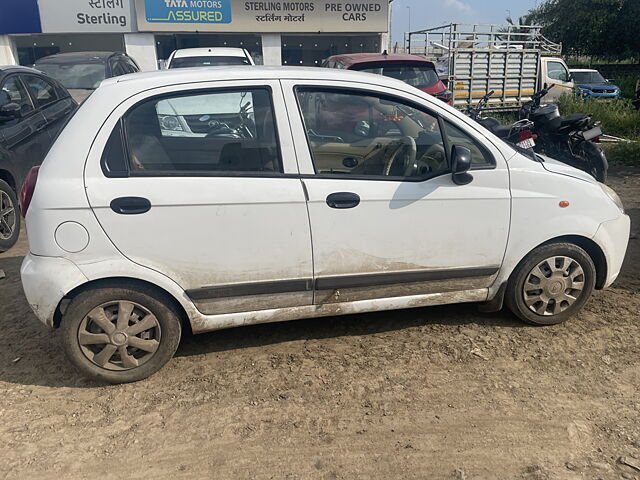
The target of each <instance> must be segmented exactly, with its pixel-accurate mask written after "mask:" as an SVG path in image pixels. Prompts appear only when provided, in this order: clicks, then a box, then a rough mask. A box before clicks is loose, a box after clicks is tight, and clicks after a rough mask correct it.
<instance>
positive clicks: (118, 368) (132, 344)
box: [61, 287, 181, 383]
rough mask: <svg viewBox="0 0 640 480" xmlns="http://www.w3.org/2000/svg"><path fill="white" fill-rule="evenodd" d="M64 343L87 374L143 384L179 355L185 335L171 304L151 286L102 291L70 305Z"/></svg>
mask: <svg viewBox="0 0 640 480" xmlns="http://www.w3.org/2000/svg"><path fill="white" fill-rule="evenodd" d="M61 329H62V335H63V344H64V348H65V351H66V353H67V356H68V357H69V359H70V360H71V362H72V363H73V364H74V365H75V366H76V367H77V368H78V369H79V370H80V371H82V372H83V373H85V374H86V375H88V376H89V377H91V378H93V379H97V380H102V381H106V382H109V383H128V382H135V381H138V380H142V379H144V378H147V377H148V376H150V375H152V374H153V373H155V372H157V371H158V370H159V369H160V368H162V367H163V366H164V365H165V364H166V363H167V362H168V361H169V360H170V359H171V358H172V357H173V355H174V353H175V352H176V349H177V348H178V344H179V342H180V336H181V324H180V317H179V313H178V312H177V311H176V309H175V308H174V307H173V306H172V304H171V302H169V301H167V299H165V298H163V297H162V296H159V295H157V294H156V293H155V292H154V291H152V290H151V289H146V288H141V289H140V288H138V287H136V288H135V289H133V288H131V289H129V288H97V289H93V290H88V291H85V292H83V293H81V294H79V295H78V296H77V297H75V298H74V299H73V300H72V301H71V303H70V304H69V306H68V308H67V310H66V312H65V314H64V316H63V318H62V324H61Z"/></svg>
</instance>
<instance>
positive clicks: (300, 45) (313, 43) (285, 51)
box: [282, 34, 380, 67]
mask: <svg viewBox="0 0 640 480" xmlns="http://www.w3.org/2000/svg"><path fill="white" fill-rule="evenodd" d="M365 52H367V53H368V52H372V53H375V52H380V35H329V34H325V35H283V36H282V64H283V65H290V66H308V67H319V66H320V65H322V61H323V60H324V59H325V58H327V57H330V56H332V55H340V54H342V53H365Z"/></svg>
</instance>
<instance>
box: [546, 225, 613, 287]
mask: <svg viewBox="0 0 640 480" xmlns="http://www.w3.org/2000/svg"><path fill="white" fill-rule="evenodd" d="M563 242H566V243H573V244H574V245H577V246H579V247H580V248H582V249H583V250H584V251H585V252H587V254H588V255H589V256H590V257H591V260H593V264H594V265H595V267H596V287H595V288H596V290H602V288H604V284H605V282H606V280H607V269H608V266H607V258H606V257H605V255H604V252H603V251H602V248H600V246H599V245H598V244H597V243H596V242H594V241H593V240H591V239H590V238H587V237H583V236H581V235H563V236H560V237H555V238H552V239H550V240H547V241H546V242H543V243H541V244H540V245H538V246H537V247H535V248H538V247H541V246H543V245H549V244H552V243H563Z"/></svg>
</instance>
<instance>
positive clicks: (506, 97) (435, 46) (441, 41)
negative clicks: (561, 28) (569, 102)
mask: <svg viewBox="0 0 640 480" xmlns="http://www.w3.org/2000/svg"><path fill="white" fill-rule="evenodd" d="M406 51H407V53H411V54H414V55H421V56H423V57H425V58H427V59H428V60H431V61H433V62H434V63H435V64H436V68H437V70H438V74H439V75H440V78H441V80H442V81H443V82H444V83H445V84H446V85H447V86H448V87H449V90H451V92H452V93H453V104H454V106H455V107H457V108H459V109H461V110H466V109H467V108H468V107H469V106H471V105H475V104H476V103H477V102H478V101H479V100H480V99H481V98H482V97H483V96H484V95H485V94H486V93H487V92H489V91H491V90H493V91H494V94H493V95H492V97H491V99H490V100H489V104H488V105H487V108H488V109H493V110H517V109H519V108H520V107H521V106H522V104H524V103H526V102H528V101H530V100H531V98H532V96H533V94H534V93H535V92H537V91H538V90H541V89H543V88H544V87H545V86H549V85H555V87H554V88H552V89H551V90H550V92H549V93H548V94H547V96H546V97H545V98H544V99H543V100H542V101H543V103H554V102H556V101H557V100H558V99H559V98H560V96H561V95H562V94H563V93H567V92H571V91H572V90H573V88H574V84H573V81H572V79H571V75H570V73H569V68H568V67H567V65H566V63H565V62H564V60H562V58H561V56H560V55H561V53H562V45H561V44H558V43H554V42H551V41H549V40H548V39H547V38H545V37H544V36H543V35H542V27H540V26H533V25H510V24H508V25H485V24H463V23H452V24H449V25H443V26H440V27H435V28H429V29H426V30H418V31H414V32H409V33H407V34H406Z"/></svg>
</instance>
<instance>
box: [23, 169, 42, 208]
mask: <svg viewBox="0 0 640 480" xmlns="http://www.w3.org/2000/svg"><path fill="white" fill-rule="evenodd" d="M39 170H40V167H33V168H32V169H31V170H29V173H27V176H26V178H25V179H24V183H23V184H22V190H20V211H21V212H22V215H23V216H25V217H26V216H27V210H29V205H30V204H31V199H32V198H33V192H34V191H35V190H36V182H37V181H38V171H39Z"/></svg>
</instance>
